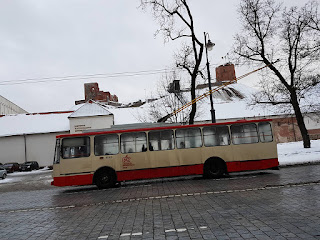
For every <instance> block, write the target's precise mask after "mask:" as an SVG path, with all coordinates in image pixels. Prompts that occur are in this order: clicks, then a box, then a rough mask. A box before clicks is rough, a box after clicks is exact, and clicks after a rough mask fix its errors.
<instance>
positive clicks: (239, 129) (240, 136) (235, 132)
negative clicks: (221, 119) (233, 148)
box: [231, 123, 258, 144]
mask: <svg viewBox="0 0 320 240" xmlns="http://www.w3.org/2000/svg"><path fill="white" fill-rule="evenodd" d="M231 135H232V142H233V144H245V143H257V142H258V132H257V125H256V124H254V123H250V124H241V125H240V124H239V125H232V126H231Z"/></svg>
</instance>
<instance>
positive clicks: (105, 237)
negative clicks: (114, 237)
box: [98, 235, 108, 239]
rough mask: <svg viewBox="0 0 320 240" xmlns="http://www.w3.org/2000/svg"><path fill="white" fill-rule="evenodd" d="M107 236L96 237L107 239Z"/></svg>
mask: <svg viewBox="0 0 320 240" xmlns="http://www.w3.org/2000/svg"><path fill="white" fill-rule="evenodd" d="M107 238H108V235H106V236H100V237H98V239H107Z"/></svg>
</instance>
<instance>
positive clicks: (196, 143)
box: [176, 128, 202, 149]
mask: <svg viewBox="0 0 320 240" xmlns="http://www.w3.org/2000/svg"><path fill="white" fill-rule="evenodd" d="M176 144H177V148H180V149H182V148H196V147H201V146H202V141H201V131H200V128H185V129H177V130H176Z"/></svg>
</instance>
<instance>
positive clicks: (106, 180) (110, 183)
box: [95, 168, 117, 189]
mask: <svg viewBox="0 0 320 240" xmlns="http://www.w3.org/2000/svg"><path fill="white" fill-rule="evenodd" d="M116 181H117V176H116V173H115V172H114V171H113V170H112V169H110V168H105V169H101V170H99V171H98V172H97V173H96V176H95V184H96V185H97V187H98V188H99V189H105V188H111V187H114V186H115V184H116Z"/></svg>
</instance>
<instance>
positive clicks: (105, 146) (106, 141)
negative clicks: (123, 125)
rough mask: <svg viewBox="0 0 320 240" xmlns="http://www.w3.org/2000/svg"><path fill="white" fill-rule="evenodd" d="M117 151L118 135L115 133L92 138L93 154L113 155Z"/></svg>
mask: <svg viewBox="0 0 320 240" xmlns="http://www.w3.org/2000/svg"><path fill="white" fill-rule="evenodd" d="M118 153H119V136H118V135H117V134H108V135H98V136H96V137H95V138H94V154H95V155H96V156H101V155H115V154H118Z"/></svg>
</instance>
